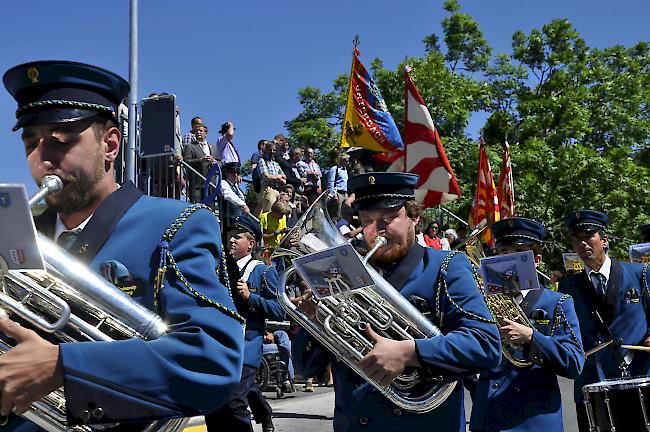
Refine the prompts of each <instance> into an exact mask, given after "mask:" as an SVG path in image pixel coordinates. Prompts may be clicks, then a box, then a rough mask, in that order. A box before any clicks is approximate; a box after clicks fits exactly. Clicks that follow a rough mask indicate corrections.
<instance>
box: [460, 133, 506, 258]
mask: <svg viewBox="0 0 650 432" xmlns="http://www.w3.org/2000/svg"><path fill="white" fill-rule="evenodd" d="M500 216H501V215H500V212H499V197H498V196H497V188H496V186H494V177H493V176H492V168H491V167H490V159H489V158H488V154H487V150H485V141H483V137H481V143H480V149H479V156H478V175H477V177H476V194H475V195H474V201H473V202H472V208H471V210H470V213H469V219H468V221H467V222H468V224H469V226H470V227H474V226H477V225H481V224H487V226H488V228H487V229H485V231H483V234H482V235H481V240H482V241H483V243H485V244H487V245H488V246H494V237H493V236H492V231H491V230H490V227H491V226H492V224H493V223H495V222H497V221H498V220H500V219H501V217H500Z"/></svg>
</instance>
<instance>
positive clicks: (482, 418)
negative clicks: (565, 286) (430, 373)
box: [470, 288, 585, 432]
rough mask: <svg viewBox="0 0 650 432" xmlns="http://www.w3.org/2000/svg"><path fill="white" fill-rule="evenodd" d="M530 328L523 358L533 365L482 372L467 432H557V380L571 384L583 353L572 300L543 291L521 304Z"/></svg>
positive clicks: (504, 362)
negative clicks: (563, 379) (564, 378)
mask: <svg viewBox="0 0 650 432" xmlns="http://www.w3.org/2000/svg"><path fill="white" fill-rule="evenodd" d="M521 308H522V310H523V311H524V312H525V313H526V316H527V317H528V318H529V319H530V321H531V323H532V324H533V326H534V328H533V338H532V341H531V343H530V344H526V345H525V346H524V355H525V356H526V358H527V359H528V360H530V361H532V362H533V365H532V366H530V367H526V368H520V367H517V366H514V365H513V364H512V363H510V362H509V361H508V360H507V359H506V358H505V357H504V358H502V359H501V364H500V365H499V367H497V368H495V369H491V370H489V371H486V372H483V373H481V375H480V377H479V380H478V384H477V386H476V391H475V392H474V396H473V399H472V418H471V426H470V428H471V430H472V431H477V432H478V431H481V432H488V431H489V432H492V431H517V432H524V431H530V432H537V431H549V432H550V431H553V432H557V431H562V430H563V426H562V401H561V395H560V387H559V385H558V382H557V375H560V376H563V377H566V378H571V379H574V378H576V377H577V376H578V375H579V374H580V371H582V366H583V364H584V358H585V357H584V352H583V350H582V343H581V341H580V328H579V324H578V317H577V316H576V313H575V309H574V307H573V300H572V299H571V297H569V296H566V295H562V294H559V293H557V292H554V291H551V290H549V289H545V288H542V289H540V290H537V291H530V292H529V293H528V295H527V296H526V297H525V298H524V300H523V302H522V303H521Z"/></svg>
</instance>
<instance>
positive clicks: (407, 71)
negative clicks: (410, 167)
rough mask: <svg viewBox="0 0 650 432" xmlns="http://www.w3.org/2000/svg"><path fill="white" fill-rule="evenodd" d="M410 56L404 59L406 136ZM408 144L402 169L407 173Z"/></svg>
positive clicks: (405, 148) (405, 144)
mask: <svg viewBox="0 0 650 432" xmlns="http://www.w3.org/2000/svg"><path fill="white" fill-rule="evenodd" d="M407 62H408V56H405V57H404V132H405V133H404V136H406V118H407V116H408V112H407V105H408V100H409V99H408V97H409V95H408V88H407V86H406V80H407V79H410V78H411V76H410V75H409V65H408V63H407ZM408 147H409V146H408V144H407V143H404V166H403V167H402V171H403V172H406V158H407V157H408Z"/></svg>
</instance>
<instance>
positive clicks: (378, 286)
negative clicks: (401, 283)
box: [271, 193, 456, 413]
mask: <svg viewBox="0 0 650 432" xmlns="http://www.w3.org/2000/svg"><path fill="white" fill-rule="evenodd" d="M326 197H327V193H323V194H322V195H321V196H320V197H319V198H318V200H316V201H315V202H314V203H313V204H312V205H311V206H310V207H309V209H308V210H307V211H306V212H305V213H304V214H303V215H302V217H301V218H300V219H299V220H298V222H297V223H296V225H295V226H294V228H293V229H292V230H291V231H290V232H289V233H287V235H286V236H285V237H284V238H283V239H282V241H281V243H280V245H279V246H278V247H277V248H276V249H275V251H274V252H273V254H272V255H271V258H277V257H284V258H289V259H290V258H297V257H301V256H303V255H306V254H310V253H313V252H317V251H321V250H324V249H328V248H331V247H334V246H338V245H342V244H345V243H347V240H346V239H345V238H344V237H343V235H341V233H340V232H339V230H338V229H337V228H336V227H335V226H334V224H333V223H332V221H331V220H330V217H329V215H328V213H327V210H326V208H325V199H326ZM385 242H386V239H384V238H383V237H379V238H378V240H377V242H376V244H375V246H374V248H373V249H372V250H371V251H370V252H368V254H366V256H365V257H364V258H363V259H362V262H363V263H364V265H365V267H366V269H367V271H368V273H369V274H370V276H371V277H372V279H373V282H374V284H372V285H371V286H368V287H364V288H359V289H356V290H353V291H351V292H350V293H346V294H345V295H334V296H329V297H324V298H321V299H320V300H319V301H318V302H317V303H316V306H315V309H316V313H315V316H314V319H312V318H310V317H309V316H307V315H306V314H305V313H304V312H302V311H301V310H299V309H298V308H297V307H296V306H295V305H294V304H293V303H292V302H291V301H290V300H289V297H288V295H287V293H286V286H287V282H288V281H289V280H290V278H291V277H292V275H293V274H294V272H295V270H296V269H295V267H290V268H288V269H287V270H286V271H285V272H284V274H283V275H282V277H281V279H280V289H279V294H280V296H279V298H280V303H281V304H282V306H283V308H284V309H285V311H286V312H287V315H289V316H290V317H291V318H292V319H293V320H294V321H296V322H297V323H298V324H300V325H301V326H302V327H303V328H304V329H305V330H307V331H308V332H309V333H310V334H311V335H312V336H313V337H315V338H316V339H317V340H318V341H319V342H320V343H322V344H323V345H324V346H325V347H326V348H327V349H328V350H329V351H330V352H332V353H333V354H334V355H336V356H337V358H339V359H340V360H341V361H343V362H344V363H345V364H346V365H347V366H348V367H350V368H351V369H352V370H354V371H355V372H356V373H357V374H358V375H359V376H361V377H362V378H363V379H365V380H366V381H367V382H368V383H370V384H371V385H372V386H374V387H375V388H377V389H378V390H379V391H380V392H381V393H382V394H383V395H384V396H385V397H386V398H387V399H389V400H390V401H391V402H392V403H394V404H395V405H397V406H398V407H400V408H402V409H405V410H407V411H412V412H418V413H425V412H428V411H431V410H433V409H435V408H436V407H438V406H439V405H440V404H441V403H443V402H444V401H445V400H446V399H447V397H449V395H450V394H451V393H452V391H453V390H454V387H455V385H456V381H455V380H448V379H446V378H444V377H443V376H441V375H435V376H434V375H432V374H430V373H428V371H426V370H425V369H415V368H407V369H406V370H405V371H404V373H402V374H401V375H399V376H397V377H396V378H395V379H394V380H393V382H392V383H391V384H390V385H388V386H383V385H381V384H380V383H379V382H377V381H375V380H373V379H371V378H370V377H369V376H367V375H366V374H365V373H364V372H363V370H362V369H361V367H359V361H360V360H361V359H362V358H363V357H364V356H365V355H366V354H367V353H368V352H370V350H372V348H373V344H372V341H371V340H370V338H368V336H366V333H365V331H364V330H365V328H366V326H367V325H368V324H370V325H371V326H372V328H373V330H375V331H376V332H377V333H378V334H380V335H382V336H384V337H387V338H389V339H393V340H414V339H422V338H430V337H436V336H440V335H441V334H442V333H441V332H440V330H439V329H438V328H437V327H436V326H435V325H434V324H433V323H431V322H430V321H429V320H428V319H426V318H425V317H424V316H423V315H422V314H421V313H420V312H419V311H418V310H417V309H416V308H415V307H414V306H413V305H412V304H411V303H409V301H408V300H407V299H406V298H404V296H402V295H401V294H400V293H399V292H398V291H397V290H396V289H395V288H393V287H392V286H391V285H390V284H389V283H388V282H387V281H386V280H385V279H384V278H382V277H381V276H380V275H379V273H377V271H375V270H374V269H373V268H372V267H371V266H368V265H366V263H367V261H368V259H369V258H370V257H371V256H372V254H374V252H375V251H376V250H377V249H379V248H380V247H381V246H382V245H384V244H385Z"/></svg>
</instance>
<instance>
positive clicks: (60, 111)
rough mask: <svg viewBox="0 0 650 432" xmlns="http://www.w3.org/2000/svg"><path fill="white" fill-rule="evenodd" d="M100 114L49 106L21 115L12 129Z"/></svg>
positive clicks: (63, 121)
mask: <svg viewBox="0 0 650 432" xmlns="http://www.w3.org/2000/svg"><path fill="white" fill-rule="evenodd" d="M100 115H102V114H101V113H99V112H97V111H93V110H85V109H78V108H49V109H44V110H38V111H32V112H29V113H26V114H23V115H21V116H20V117H19V118H18V120H17V121H16V124H15V125H14V127H13V130H14V131H17V130H18V129H20V128H23V127H25V126H29V125H33V124H55V123H71V122H75V121H79V120H86V119H89V118H92V117H95V116H100ZM108 117H110V116H108Z"/></svg>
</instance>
